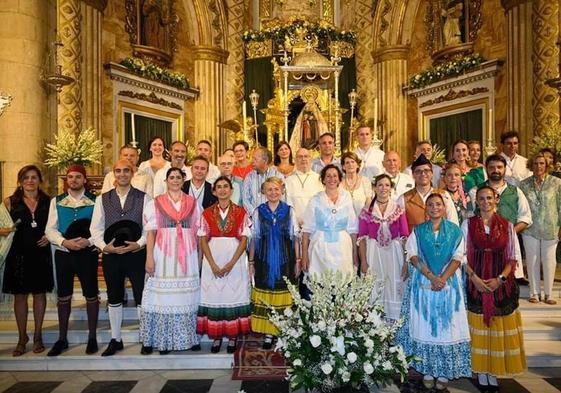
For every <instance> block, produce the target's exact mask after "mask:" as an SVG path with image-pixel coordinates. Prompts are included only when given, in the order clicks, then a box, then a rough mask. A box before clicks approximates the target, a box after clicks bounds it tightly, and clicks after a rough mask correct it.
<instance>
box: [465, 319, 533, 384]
mask: <svg viewBox="0 0 561 393" xmlns="http://www.w3.org/2000/svg"><path fill="white" fill-rule="evenodd" d="M468 322H469V330H470V333H471V368H472V370H473V372H474V373H482V374H492V375H495V376H500V377H505V376H513V375H517V374H521V373H523V372H524V371H526V354H525V353H524V335H523V331H522V318H521V316H520V311H518V310H516V311H515V312H513V313H512V314H510V315H506V316H502V317H501V316H499V317H493V319H492V322H491V326H490V327H488V326H486V325H485V323H484V322H483V315H482V314H475V313H472V312H468Z"/></svg>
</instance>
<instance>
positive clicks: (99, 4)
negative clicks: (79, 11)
mask: <svg viewBox="0 0 561 393" xmlns="http://www.w3.org/2000/svg"><path fill="white" fill-rule="evenodd" d="M82 1H83V2H84V3H86V4H87V5H89V6H91V7H93V8H95V9H96V10H98V11H100V12H103V11H105V7H107V3H108V2H109V0H82Z"/></svg>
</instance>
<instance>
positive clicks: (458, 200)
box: [443, 163, 470, 224]
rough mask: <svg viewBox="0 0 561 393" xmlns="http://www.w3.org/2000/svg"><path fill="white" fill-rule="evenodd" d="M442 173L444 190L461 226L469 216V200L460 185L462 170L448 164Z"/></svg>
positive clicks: (455, 165)
mask: <svg viewBox="0 0 561 393" xmlns="http://www.w3.org/2000/svg"><path fill="white" fill-rule="evenodd" d="M443 173H444V186H445V190H446V192H447V193H448V195H450V199H452V202H454V207H455V208H456V211H457V212H458V221H459V223H460V224H461V223H462V222H463V221H464V220H465V219H466V218H468V217H469V214H470V210H469V206H470V199H469V194H468V193H467V192H465V191H464V186H463V184H462V170H461V169H460V166H459V165H458V164H455V163H448V164H446V165H445V166H444V172H443Z"/></svg>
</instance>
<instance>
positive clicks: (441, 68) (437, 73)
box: [408, 54, 486, 89]
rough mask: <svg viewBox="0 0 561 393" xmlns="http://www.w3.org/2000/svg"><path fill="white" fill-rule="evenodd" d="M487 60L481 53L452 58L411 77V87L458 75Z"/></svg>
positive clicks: (419, 86) (416, 87)
mask: <svg viewBox="0 0 561 393" xmlns="http://www.w3.org/2000/svg"><path fill="white" fill-rule="evenodd" d="M485 61H486V60H485V58H483V57H482V56H480V55H479V54H473V55H469V56H465V57H462V58H461V59H457V60H451V61H448V62H446V63H442V64H440V65H438V66H436V67H433V68H429V69H428V70H425V71H422V72H419V73H418V74H415V75H413V76H411V77H410V78H409V86H408V87H409V88H410V89H418V88H421V87H425V86H428V85H430V84H432V83H436V82H438V81H441V80H443V79H446V78H450V77H454V76H458V75H461V74H464V73H466V72H467V71H469V70H471V69H473V68H476V67H478V66H479V65H480V64H481V63H484V62H485Z"/></svg>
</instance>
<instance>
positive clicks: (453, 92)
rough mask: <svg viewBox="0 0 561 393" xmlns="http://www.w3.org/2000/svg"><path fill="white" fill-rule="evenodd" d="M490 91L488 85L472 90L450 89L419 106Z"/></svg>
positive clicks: (422, 106)
mask: <svg viewBox="0 0 561 393" xmlns="http://www.w3.org/2000/svg"><path fill="white" fill-rule="evenodd" d="M488 91H489V89H488V88H487V87H474V88H473V89H471V90H459V91H456V90H454V89H450V90H449V91H448V93H446V94H443V95H441V96H438V97H436V98H433V99H432V100H428V101H424V102H422V103H421V104H419V108H424V107H426V106H431V105H434V104H440V103H442V102H446V101H453V100H457V99H459V98H464V97H468V96H472V95H476V94H481V93H487V92H488Z"/></svg>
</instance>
